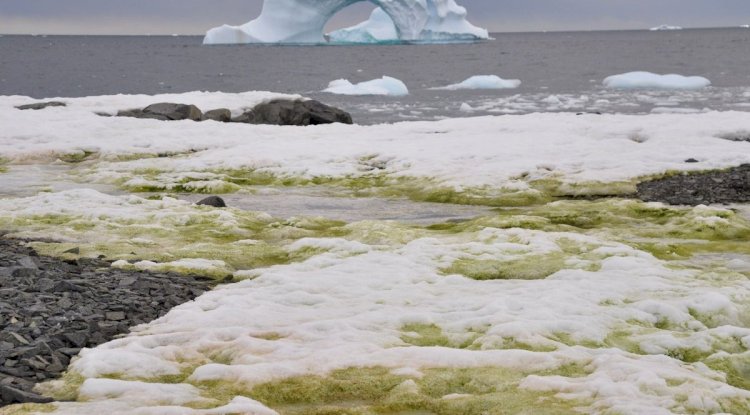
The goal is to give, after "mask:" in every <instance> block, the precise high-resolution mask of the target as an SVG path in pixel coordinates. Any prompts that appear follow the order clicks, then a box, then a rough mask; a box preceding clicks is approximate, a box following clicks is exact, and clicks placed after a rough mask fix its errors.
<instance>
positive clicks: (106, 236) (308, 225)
mask: <svg viewBox="0 0 750 415" xmlns="http://www.w3.org/2000/svg"><path fill="white" fill-rule="evenodd" d="M142 203H151V204H153V203H158V202H145V201H144V202H142ZM169 203H174V202H168V203H167V205H166V206H169V207H165V208H164V209H156V210H144V212H143V213H142V215H139V216H132V215H124V216H122V217H120V216H117V215H116V214H113V215H104V214H97V215H93V216H92V215H86V214H82V215H80V216H78V215H75V214H73V213H66V214H48V215H36V214H32V215H28V216H24V215H19V214H11V213H8V214H7V215H0V229H4V230H6V231H9V232H11V233H12V236H16V237H21V238H28V239H32V240H34V239H42V240H49V239H53V240H61V241H67V242H59V243H58V242H49V241H43V242H34V243H32V246H33V247H34V248H35V249H37V250H38V251H39V252H40V253H41V254H46V255H52V256H56V257H63V258H66V259H73V258H74V257H97V256H100V255H104V256H105V257H106V258H107V259H109V260H128V261H131V260H146V261H155V262H160V263H168V262H174V261H178V260H183V259H191V258H196V259H204V260H213V261H223V262H224V263H226V265H227V268H226V270H225V271H223V272H217V273H216V274H217V275H213V276H215V277H224V276H226V275H228V274H231V273H232V269H253V268H260V267H267V266H271V265H277V264H287V263H291V262H297V261H302V260H305V259H307V258H309V257H311V256H313V255H316V254H318V253H320V252H321V250H316V249H300V250H295V251H289V250H287V249H285V245H287V244H289V243H291V242H293V241H295V240H298V239H301V238H306V237H335V236H341V235H344V234H346V233H347V231H346V230H345V229H344V223H343V222H338V221H332V220H328V219H322V218H302V219H294V220H277V219H274V218H272V217H270V216H268V215H266V214H262V213H257V212H247V211H241V210H235V209H229V210H218V209H211V208H208V207H202V206H191V205H183V204H179V205H176V206H174V207H172V205H169ZM71 240H73V241H77V242H70V241H71ZM72 248H78V249H77V251H78V253H77V254H72V253H71V252H70V250H71V249H72ZM176 271H185V270H176ZM197 271H198V272H199V273H201V272H200V271H201V270H200V268H198V269H197Z"/></svg>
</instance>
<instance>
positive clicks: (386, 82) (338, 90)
mask: <svg viewBox="0 0 750 415" xmlns="http://www.w3.org/2000/svg"><path fill="white" fill-rule="evenodd" d="M323 92H328V93H331V94H338V95H387V96H404V95H409V89H408V88H407V87H406V84H404V83H403V82H402V81H400V80H398V79H396V78H392V77H390V76H384V77H382V78H380V79H373V80H371V81H365V82H360V83H358V84H353V83H351V82H349V80H348V79H337V80H335V81H331V83H329V84H328V88H326V89H324V90H323Z"/></svg>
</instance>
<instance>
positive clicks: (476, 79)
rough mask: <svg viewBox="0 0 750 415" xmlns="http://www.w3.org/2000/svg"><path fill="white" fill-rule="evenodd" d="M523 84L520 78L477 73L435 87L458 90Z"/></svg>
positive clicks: (503, 87)
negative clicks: (451, 83) (461, 80)
mask: <svg viewBox="0 0 750 415" xmlns="http://www.w3.org/2000/svg"><path fill="white" fill-rule="evenodd" d="M519 86H521V81H520V80H518V79H503V78H500V77H499V76H497V75H476V76H472V77H470V78H468V79H466V80H465V81H463V82H460V83H457V84H453V85H448V86H444V87H439V88H433V89H437V90H440V89H443V90H448V91H456V90H459V89H513V88H518V87H519Z"/></svg>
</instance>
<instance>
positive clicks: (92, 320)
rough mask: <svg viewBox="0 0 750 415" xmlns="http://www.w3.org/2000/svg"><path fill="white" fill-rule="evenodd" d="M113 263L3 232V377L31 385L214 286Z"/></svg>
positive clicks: (26, 389) (20, 387)
mask: <svg viewBox="0 0 750 415" xmlns="http://www.w3.org/2000/svg"><path fill="white" fill-rule="evenodd" d="M0 233H2V231H0ZM19 264H20V266H19ZM110 265H111V264H110V263H109V262H107V261H102V260H100V259H90V258H81V259H79V260H77V261H72V263H71V264H67V263H66V262H64V261H62V260H60V259H55V258H50V257H44V256H38V255H37V254H36V253H35V252H34V251H33V250H32V249H30V248H28V247H25V246H22V245H19V244H18V243H16V242H13V241H10V240H7V239H3V238H0V384H1V385H6V386H10V387H11V388H13V389H15V390H17V391H21V392H22V393H31V391H32V388H33V387H34V385H35V384H36V383H37V382H42V381H48V380H50V379H54V378H57V377H59V376H60V375H61V374H62V373H64V371H65V369H66V368H67V366H68V365H69V364H70V360H71V358H72V357H74V356H76V355H77V354H78V353H79V352H80V350H81V348H83V347H95V346H97V345H99V344H102V343H105V342H108V341H110V340H112V339H113V338H116V337H117V336H119V335H121V334H125V333H128V332H129V331H130V327H133V326H135V325H138V324H142V323H145V322H149V321H152V320H154V319H156V318H158V317H160V316H163V315H164V314H165V313H166V312H167V311H169V309H170V308H171V307H173V306H175V305H177V304H182V303H184V302H187V301H189V300H192V299H193V298H195V294H193V293H195V292H202V291H205V290H207V289H208V288H209V287H210V286H211V284H210V283H207V282H205V281H200V280H198V279H193V278H186V277H185V276H180V275H176V274H172V273H158V274H151V273H148V272H140V271H125V270H118V269H112V268H111V266H110ZM32 271H33V272H32ZM14 272H15V275H16V276H17V277H21V278H17V277H13V276H12V275H13V273H14ZM32 275H34V276H33V277H32ZM6 395H8V394H7V393H6ZM6 397H8V396H6ZM14 399H15V398H14ZM7 403H9V402H6V400H5V399H4V398H2V399H0V406H3V405H5V404H7Z"/></svg>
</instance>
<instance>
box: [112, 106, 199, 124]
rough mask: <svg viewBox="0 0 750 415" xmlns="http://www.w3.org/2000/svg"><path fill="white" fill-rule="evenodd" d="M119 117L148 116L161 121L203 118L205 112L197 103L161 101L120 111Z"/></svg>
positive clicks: (197, 119)
mask: <svg viewBox="0 0 750 415" xmlns="http://www.w3.org/2000/svg"><path fill="white" fill-rule="evenodd" d="M117 116H118V117H132V118H148V119H154V120H160V121H181V120H192V121H201V120H203V113H202V112H201V110H200V109H198V107H196V106H195V105H185V104H173V103H169V102H160V103H158V104H152V105H149V106H148V107H146V108H144V109H134V110H127V111H120V112H118V113H117Z"/></svg>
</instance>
